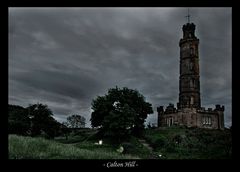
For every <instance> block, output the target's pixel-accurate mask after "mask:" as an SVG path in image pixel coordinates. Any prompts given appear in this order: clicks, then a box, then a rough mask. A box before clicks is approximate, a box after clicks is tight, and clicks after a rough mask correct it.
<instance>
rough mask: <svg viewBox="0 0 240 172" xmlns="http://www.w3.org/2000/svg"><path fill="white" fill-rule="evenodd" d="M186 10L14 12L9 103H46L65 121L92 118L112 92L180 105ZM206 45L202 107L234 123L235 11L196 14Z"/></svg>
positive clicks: (203, 50)
mask: <svg viewBox="0 0 240 172" xmlns="http://www.w3.org/2000/svg"><path fill="white" fill-rule="evenodd" d="M186 13H187V8H9V104H17V105H21V106H24V107H26V106H28V105H29V104H33V103H38V102H39V103H43V104H47V105H48V106H49V108H50V109H51V110H52V111H53V113H54V117H55V118H56V119H57V120H59V121H64V120H66V117H67V116H68V115H71V114H80V115H83V116H85V117H86V119H87V126H90V122H89V119H90V114H91V101H92V99H93V98H95V97H96V96H98V95H104V94H105V93H107V90H108V89H109V88H112V87H115V86H116V85H117V86H119V87H128V88H131V89H137V90H139V92H140V93H141V94H143V95H144V96H145V97H146V101H148V102H150V103H151V104H152V105H153V108H154V114H152V115H150V116H149V118H148V119H147V122H148V121H151V122H153V123H156V122H157V121H156V120H157V118H156V114H157V113H156V107H157V106H160V105H164V106H165V107H166V106H167V105H168V104H169V103H174V104H175V105H176V103H177V101H178V93H179V90H178V89H179V88H178V86H179V83H178V82H179V81H178V78H179V59H180V57H179V54H180V53H179V45H178V44H179V40H180V38H181V37H182V30H181V29H182V25H183V24H185V23H186V18H185V17H184V16H186ZM190 14H191V16H192V17H191V21H192V22H194V23H195V24H196V36H197V37H198V38H199V39H200V53H199V55H200V75H201V76H200V82H201V100H202V106H204V107H206V108H208V107H211V108H214V107H215V104H222V105H225V109H226V111H225V124H226V125H227V126H230V125H231V120H232V117H231V116H232V110H231V109H232V73H231V71H232V9H231V8H190Z"/></svg>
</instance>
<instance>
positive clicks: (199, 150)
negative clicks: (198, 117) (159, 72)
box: [145, 126, 232, 159]
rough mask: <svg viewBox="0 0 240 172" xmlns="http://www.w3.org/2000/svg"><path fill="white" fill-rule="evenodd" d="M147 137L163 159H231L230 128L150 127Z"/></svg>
mask: <svg viewBox="0 0 240 172" xmlns="http://www.w3.org/2000/svg"><path fill="white" fill-rule="evenodd" d="M145 139H146V140H147V142H148V143H149V144H150V145H151V146H152V147H153V148H154V152H155V153H157V154H158V155H161V159H229V158H231V155H232V151H231V150H232V135H231V132H230V130H224V131H221V130H208V129H199V128H191V129H190V128H185V127H175V126H173V127H170V128H158V129H148V130H146V131H145Z"/></svg>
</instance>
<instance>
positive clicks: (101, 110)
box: [90, 87, 153, 141]
mask: <svg viewBox="0 0 240 172" xmlns="http://www.w3.org/2000/svg"><path fill="white" fill-rule="evenodd" d="M92 110H93V112H92V114H91V119H90V120H91V125H92V127H99V128H100V132H102V133H103V135H104V136H109V137H112V138H115V139H117V140H118V141H120V140H121V139H123V138H124V137H128V136H129V135H130V134H135V135H140V134H141V133H142V131H143V129H144V122H145V119H146V118H147V115H148V114H151V113H153V110H152V105H151V104H150V103H148V102H146V101H145V98H144V97H143V96H142V95H141V94H140V93H139V92H138V91H137V90H132V89H128V88H126V87H124V88H122V89H120V88H118V87H116V88H112V89H109V90H108V94H107V95H105V96H98V97H97V98H96V99H94V100H93V101H92Z"/></svg>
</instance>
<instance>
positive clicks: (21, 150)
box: [8, 135, 138, 159]
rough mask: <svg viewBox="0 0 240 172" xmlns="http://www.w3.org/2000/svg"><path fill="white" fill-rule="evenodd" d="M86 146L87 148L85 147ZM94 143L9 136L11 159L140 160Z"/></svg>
mask: <svg viewBox="0 0 240 172" xmlns="http://www.w3.org/2000/svg"><path fill="white" fill-rule="evenodd" d="M84 145H85V147H84ZM100 146H101V145H94V143H90V142H87V143H86V142H85V143H84V142H83V143H82V145H81V143H78V144H76V145H75V144H63V143H57V142H55V141H51V140H46V139H44V138H31V137H24V136H16V135H9V147H8V149H9V159H138V157H137V156H131V155H123V154H120V153H118V152H116V151H115V150H113V149H111V148H109V147H107V146H105V147H104V146H103V147H100Z"/></svg>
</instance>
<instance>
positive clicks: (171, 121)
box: [157, 10, 224, 129]
mask: <svg viewBox="0 0 240 172" xmlns="http://www.w3.org/2000/svg"><path fill="white" fill-rule="evenodd" d="M186 17H188V21H187V23H186V24H184V25H183V27H182V31H183V38H181V39H180V42H179V46H180V76H179V102H178V103H177V108H175V107H174V104H171V103H170V104H169V105H168V106H167V107H166V108H165V109H164V106H159V107H157V112H158V126H159V127H170V126H172V125H184V126H187V127H199V128H208V129H224V106H221V105H220V104H216V106H215V109H212V108H208V109H205V108H204V107H201V98H200V76H199V75H200V73H199V53H198V47H199V39H198V38H197V37H196V36H195V28H196V26H195V24H193V23H191V22H190V15H189V10H188V15H187V16H186Z"/></svg>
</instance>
